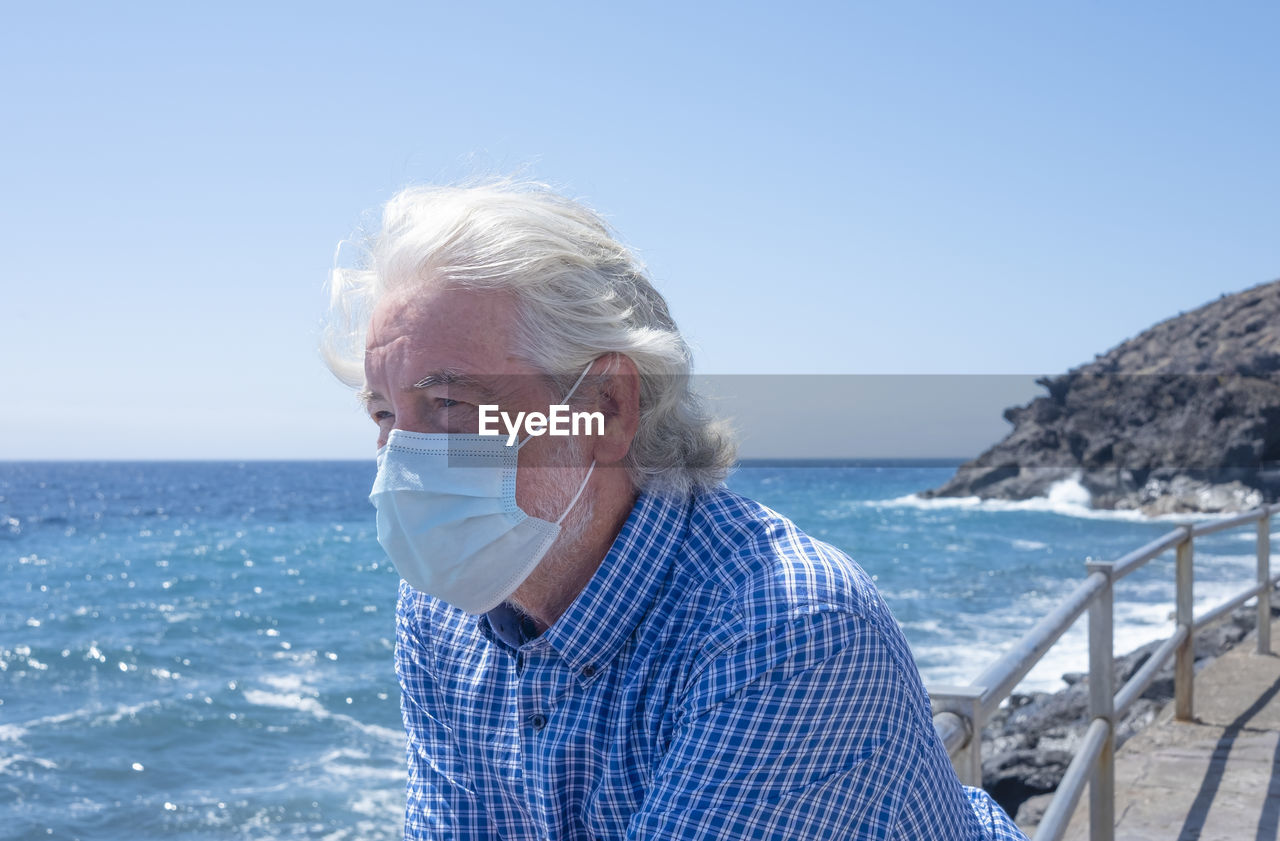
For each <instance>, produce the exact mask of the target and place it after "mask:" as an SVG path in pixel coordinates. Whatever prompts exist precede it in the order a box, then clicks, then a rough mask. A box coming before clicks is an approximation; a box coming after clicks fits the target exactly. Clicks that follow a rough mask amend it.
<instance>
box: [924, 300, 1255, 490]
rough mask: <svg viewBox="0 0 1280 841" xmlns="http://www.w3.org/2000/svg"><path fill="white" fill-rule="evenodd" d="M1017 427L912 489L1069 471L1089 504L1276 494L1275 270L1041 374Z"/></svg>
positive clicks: (1044, 480) (1016, 416) (1042, 480)
mask: <svg viewBox="0 0 1280 841" xmlns="http://www.w3.org/2000/svg"><path fill="white" fill-rule="evenodd" d="M1037 382H1039V383H1040V384H1041V385H1043V386H1044V387H1045V389H1046V390H1047V391H1048V394H1046V395H1044V396H1042V397H1038V398H1036V399H1035V400H1033V401H1031V402H1030V403H1029V404H1027V405H1025V406H1015V407H1012V408H1010V409H1007V410H1005V413H1004V416H1005V419H1006V420H1008V421H1009V422H1011V423H1012V424H1013V431H1012V432H1010V433H1009V435H1008V437H1006V438H1005V439H1004V440H1003V441H1001V442H1000V443H998V444H996V445H995V446H994V447H992V448H991V449H989V450H987V451H986V452H984V453H983V454H982V455H980V456H978V458H976V459H974V460H973V461H970V462H967V463H965V464H964V465H962V466H961V467H960V468H958V469H957V471H956V474H955V476H953V477H952V478H951V480H950V481H948V482H947V483H946V484H945V485H943V486H942V487H940V488H937V489H934V490H930V491H925V492H924V493H922V494H921V495H922V496H925V497H930V496H979V497H983V498H1001V499H1027V498H1030V497H1034V496H1041V495H1045V494H1046V493H1047V492H1048V491H1049V489H1050V488H1051V487H1052V486H1053V484H1054V483H1056V482H1060V481H1063V480H1068V479H1074V480H1076V481H1078V482H1080V484H1082V485H1083V486H1084V487H1085V488H1086V489H1088V491H1089V493H1090V494H1091V496H1092V504H1093V506H1094V507H1096V508H1127V509H1141V510H1143V511H1145V512H1147V513H1151V514H1159V513H1170V512H1179V511H1204V512H1216V511H1230V510H1239V509H1245V508H1249V507H1252V506H1254V505H1257V504H1259V503H1261V502H1263V501H1274V500H1275V499H1277V498H1278V497H1280V281H1274V282H1272V283H1267V284H1263V285H1261V286H1255V287H1253V288H1251V289H1246V290H1245V291H1243V292H1239V293H1236V294H1234V295H1224V296H1223V297H1221V298H1219V299H1218V300H1216V301H1213V302H1211V303H1209V304H1205V305H1204V306H1202V307H1200V308H1198V309H1196V310H1194V311H1192V312H1188V313H1183V314H1181V315H1178V316H1176V317H1174V318H1170V319H1168V320H1167V321H1163V322H1161V323H1159V324H1157V325H1155V326H1154V327H1152V328H1150V329H1149V330H1147V331H1145V332H1143V333H1141V334H1140V335H1138V336H1136V337H1134V338H1132V339H1130V340H1128V341H1126V342H1124V343H1123V344H1120V345H1119V346H1117V347H1115V348H1113V349H1111V350H1110V351H1108V352H1107V353H1105V354H1103V355H1101V356H1099V357H1097V358H1096V359H1095V360H1094V361H1093V362H1090V363H1088V364H1086V365H1082V366H1080V367H1078V368H1074V369H1072V370H1071V371H1068V372H1067V373H1066V374H1063V375H1061V376H1055V377H1046V378H1042V379H1040V380H1038V381H1037Z"/></svg>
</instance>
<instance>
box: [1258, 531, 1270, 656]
mask: <svg viewBox="0 0 1280 841" xmlns="http://www.w3.org/2000/svg"><path fill="white" fill-rule="evenodd" d="M1269 510H1270V509H1266V510H1265V511H1264V512H1263V515H1262V516H1261V517H1259V518H1258V589H1259V591H1260V592H1259V593H1258V653H1259V654H1270V653H1271V516H1270V514H1269V513H1267V512H1268V511H1269Z"/></svg>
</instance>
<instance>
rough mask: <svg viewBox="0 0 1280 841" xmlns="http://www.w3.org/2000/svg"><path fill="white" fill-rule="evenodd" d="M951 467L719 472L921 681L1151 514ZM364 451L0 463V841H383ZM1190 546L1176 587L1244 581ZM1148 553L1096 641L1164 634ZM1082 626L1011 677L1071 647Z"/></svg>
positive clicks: (978, 656) (395, 743) (388, 675)
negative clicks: (978, 496)
mask: <svg viewBox="0 0 1280 841" xmlns="http://www.w3.org/2000/svg"><path fill="white" fill-rule="evenodd" d="M956 463H958V462H941V461H939V462H900V461H899V462H894V461H883V462H854V463H839V464H781V463H779V464H772V463H747V464H745V465H744V466H742V467H741V468H739V469H738V470H737V472H736V473H735V474H734V475H733V476H732V477H731V479H730V487H732V488H733V489H735V490H737V491H739V492H741V493H745V494H747V495H749V496H752V497H754V498H756V499H758V500H760V501H762V502H764V503H765V504H766V505H768V506H770V507H772V508H774V509H776V510H778V511H780V512H783V513H784V514H787V515H788V516H790V517H791V518H792V519H794V520H795V521H796V522H797V523H799V525H800V526H801V527H802V528H804V529H806V530H807V531H809V532H810V533H811V534H813V535H815V536H817V537H820V538H822V539H824V540H826V541H828V542H830V543H833V544H835V545H836V546H839V547H840V548H842V549H844V550H845V551H847V552H848V553H849V554H850V555H852V556H853V557H854V558H855V559H856V560H857V561H858V562H859V563H861V564H862V566H863V567H864V568H865V569H866V570H867V571H868V572H869V573H870V574H871V575H872V576H873V577H874V578H875V580H876V581H877V583H878V585H879V587H880V589H881V591H882V592H883V594H884V596H885V599H886V600H887V602H888V604H889V606H890V607H891V608H892V610H893V612H894V614H895V615H896V617H897V619H898V621H899V622H900V623H901V625H902V627H903V630H904V631H905V633H906V636H907V638H908V640H910V642H911V645H912V648H913V650H914V651H915V655H916V658H917V661H918V664H919V667H920V670H921V672H922V673H923V675H924V677H925V679H926V682H928V683H935V684H936V683H956V682H968V681H969V680H971V679H972V678H974V677H976V676H977V674H978V672H979V671H980V670H981V669H982V668H983V667H984V666H985V665H987V664H988V663H990V662H991V661H993V660H994V659H995V658H996V657H997V656H999V654H1000V652H1001V651H1003V650H1005V649H1006V648H1007V647H1008V646H1010V645H1011V644H1012V643H1013V642H1014V640H1016V639H1017V637H1018V636H1020V635H1021V634H1023V633H1025V632H1026V630H1027V629H1028V628H1030V627H1031V625H1032V624H1033V623H1034V622H1035V621H1036V619H1038V618H1039V617H1040V616H1042V615H1043V614H1044V613H1045V612H1046V611H1047V610H1049V609H1050V608H1051V607H1052V606H1053V605H1054V604H1055V603H1057V601H1058V600H1060V599H1061V598H1062V597H1063V596H1064V595H1065V594H1066V593H1068V592H1069V591H1070V590H1071V589H1072V587H1074V586H1075V584H1076V583H1077V582H1078V581H1079V580H1080V579H1081V578H1082V577H1083V575H1084V566H1083V563H1084V561H1085V560H1086V559H1087V558H1099V559H1114V558H1116V557H1118V556H1120V555H1122V554H1124V553H1125V552H1127V551H1128V550H1130V549H1133V548H1136V547H1137V546H1138V545H1140V544H1141V543H1143V542H1145V541H1147V540H1149V539H1151V538H1153V537H1155V536H1157V535H1159V534H1161V533H1163V532H1164V531H1166V530H1168V529H1169V528H1170V523H1169V522H1168V521H1165V522H1151V521H1147V520H1145V519H1143V518H1141V517H1139V516H1137V515H1122V514H1113V513H1103V512H1094V511H1091V510H1089V509H1088V507H1087V505H1086V503H1087V496H1085V495H1084V491H1083V489H1081V488H1080V487H1079V486H1078V485H1074V484H1072V483H1069V482H1068V483H1064V484H1062V485H1060V486H1058V487H1057V488H1055V490H1054V492H1053V494H1051V496H1050V497H1049V498H1046V499H1040V500H1033V501H1029V502H1021V503H1008V502H988V503H979V502H977V501H976V500H930V501H923V500H920V499H918V498H917V497H915V496H914V495H913V494H914V493H915V492H916V491H919V490H921V489H923V488H928V487H933V486H936V485H938V484H940V483H941V482H942V481H944V480H945V479H947V478H948V477H949V476H950V475H951V474H952V472H953V470H954V467H955V464H956ZM373 475H374V466H373V464H372V462H371V461H370V462H327V463H322V462H275V463H273V462H246V463H209V462H204V463H119V462H116V463H84V464H78V463H7V464H0V570H3V573H4V581H5V586H4V588H3V590H0V838H4V839H48V838H55V839H73V838H81V839H149V838H164V839H277V838H279V839H284V838H316V839H333V841H340V839H353V841H354V840H355V839H360V840H361V841H364V840H365V839H390V838H397V837H399V833H400V820H401V810H402V789H403V786H404V776H405V772H404V760H403V736H402V732H401V729H400V717H399V707H398V688H397V684H396V680H395V675H394V673H393V671H392V643H393V639H394V620H395V598H396V586H397V576H396V573H395V570H394V568H393V567H392V566H391V565H390V563H389V562H388V561H387V560H386V558H385V557H384V556H383V554H382V551H381V549H380V547H379V546H378V544H377V541H376V539H375V532H374V525H373V509H372V507H371V506H370V504H369V502H368V499H367V494H368V490H369V487H370V485H371V484H372V481H373ZM1253 546H1254V544H1253V532H1252V530H1241V531H1238V532H1229V533H1226V534H1224V535H1220V536H1216V537H1213V538H1207V539H1205V540H1203V541H1201V542H1198V544H1197V552H1196V563H1197V585H1196V586H1197V594H1196V595H1197V598H1196V600H1197V602H1198V603H1200V604H1210V603H1214V602H1216V601H1219V600H1221V599H1222V598H1223V597H1225V596H1226V595H1228V594H1230V593H1232V592H1235V591H1236V590H1238V589H1240V588H1241V587H1243V586H1245V585H1246V584H1248V583H1249V582H1250V581H1251V580H1252V577H1253V571H1252V570H1253V555H1252V552H1253ZM1171 581H1172V561H1171V559H1170V558H1168V557H1166V558H1164V559H1161V560H1159V561H1157V562H1155V563H1153V564H1151V565H1150V566H1149V567H1148V568H1147V569H1146V570H1144V571H1142V572H1140V573H1138V574H1136V575H1134V576H1132V577H1131V578H1129V579H1126V580H1125V581H1124V582H1122V583H1121V585H1120V589H1119V592H1118V594H1117V645H1116V648H1117V651H1118V652H1119V651H1125V650H1128V649H1129V648H1132V647H1134V646H1136V645H1138V644H1140V643H1142V642H1145V641H1147V640H1150V639H1155V638H1157V637H1162V636H1166V635H1167V634H1168V633H1169V632H1170V630H1171V624H1170V622H1169V618H1168V617H1169V613H1170V611H1171V610H1172V605H1173V590H1172V584H1171ZM1083 625H1084V622H1083V621H1081V622H1080V623H1077V627H1076V628H1073V629H1072V631H1071V632H1069V634H1068V636H1067V637H1066V638H1065V640H1064V641H1063V642H1062V643H1060V644H1059V646H1058V647H1057V648H1055V649H1054V651H1053V652H1051V654H1050V656H1049V658H1048V659H1047V660H1046V661H1045V662H1044V663H1043V664H1042V665H1041V666H1040V667H1039V668H1037V669H1036V671H1035V672H1033V673H1032V674H1031V676H1030V677H1029V678H1028V679H1027V680H1026V681H1025V682H1024V684H1023V686H1022V689H1023V690H1024V691H1027V690H1033V689H1044V690H1053V689H1057V688H1060V687H1061V686H1062V685H1063V684H1062V682H1061V675H1062V673H1063V672H1067V671H1072V670H1083V669H1084V668H1085V643H1084V627H1083Z"/></svg>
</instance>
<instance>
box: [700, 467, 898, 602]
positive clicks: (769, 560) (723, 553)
mask: <svg viewBox="0 0 1280 841" xmlns="http://www.w3.org/2000/svg"><path fill="white" fill-rule="evenodd" d="M685 550H686V551H685V552H684V553H683V558H682V566H684V568H685V569H684V572H685V573H686V574H687V575H689V576H691V577H692V578H694V579H696V580H699V581H701V582H705V587H707V588H710V589H711V590H713V591H714V598H715V601H717V602H720V603H721V604H722V605H723V606H724V607H725V608H728V609H731V610H733V611H734V612H737V613H739V614H740V615H741V616H742V618H744V619H747V620H748V621H751V622H753V623H769V622H770V621H778V620H785V619H788V618H794V617H796V616H801V615H807V614H811V613H815V612H821V611H831V612H837V613H848V614H853V615H856V616H859V617H862V618H864V619H866V620H868V621H870V622H872V623H873V624H879V623H882V622H884V621H890V622H891V621H892V618H891V616H889V614H888V608H887V607H886V606H885V604H884V601H883V599H881V597H880V595H879V593H878V592H877V591H876V587H875V584H874V583H873V582H872V580H871V577H870V576H869V575H867V573H866V571H864V570H863V569H862V567H861V566H859V565H858V563H857V562H856V561H854V560H853V558H851V557H850V556H849V555H847V554H845V553H844V552H842V551H841V550H839V549H837V548H836V547H834V546H831V545H830V544H828V543H826V542H824V541H822V540H819V539H817V538H815V537H812V536H810V535H809V534H807V533H805V532H804V531H803V530H801V529H800V528H799V527H798V526H796V524H795V523H793V522H792V521H791V520H790V519H788V518H787V517H785V516H783V515H782V514H779V513H778V512H777V511H774V510H773V509H771V508H769V507H767V506H765V505H763V504H761V503H759V502H756V501H755V500H752V499H749V498H747V497H744V496H740V495H738V494H736V493H733V492H732V491H729V490H727V489H724V488H720V489H717V490H714V491H710V492H706V493H703V494H700V495H698V496H697V497H696V498H695V499H694V503H693V506H692V510H691V512H690V518H689V533H688V538H687V543H686V547H685Z"/></svg>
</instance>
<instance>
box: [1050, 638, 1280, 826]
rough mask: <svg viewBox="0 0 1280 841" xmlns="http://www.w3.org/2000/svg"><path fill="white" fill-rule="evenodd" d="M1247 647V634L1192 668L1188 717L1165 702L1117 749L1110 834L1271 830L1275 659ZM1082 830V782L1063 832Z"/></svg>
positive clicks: (1277, 696)
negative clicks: (1182, 718) (1191, 716)
mask: <svg viewBox="0 0 1280 841" xmlns="http://www.w3.org/2000/svg"><path fill="white" fill-rule="evenodd" d="M1271 641H1272V650H1273V651H1274V650H1280V620H1275V621H1273V622H1272V627H1271ZM1256 647H1257V643H1256V637H1255V635H1254V634H1250V635H1249V636H1248V637H1247V638H1246V639H1244V640H1242V641H1241V642H1240V643H1239V644H1237V645H1236V647H1235V648H1233V649H1232V650H1231V651H1228V652H1227V653H1226V654H1224V655H1222V656H1221V657H1219V658H1218V659H1216V660H1214V661H1213V662H1211V663H1210V664H1209V665H1208V666H1206V667H1205V668H1204V669H1203V670H1202V671H1200V672H1199V673H1197V674H1196V683H1195V700H1194V710H1195V716H1196V721H1195V722H1194V723H1185V724H1183V723H1179V722H1175V721H1174V720H1173V703H1172V702H1171V703H1170V704H1169V705H1168V706H1167V707H1166V708H1165V709H1164V710H1163V711H1162V712H1161V713H1160V715H1159V716H1158V717H1157V718H1156V720H1155V721H1154V722H1152V724H1151V725H1150V726H1148V727H1147V728H1146V729H1145V730H1143V731H1142V732H1141V733H1139V734H1138V735H1137V736H1134V737H1133V738H1132V739H1130V740H1129V741H1128V742H1126V743H1125V745H1124V747H1123V748H1121V749H1120V750H1119V751H1118V752H1117V754H1116V812H1115V814H1116V838H1117V839H1118V841H1129V839H1133V840H1134V841H1148V839H1150V841H1156V840H1157V839H1159V841H1191V839H1203V840H1204V841H1264V840H1265V841H1276V839H1277V838H1280V833H1278V831H1277V827H1280V657H1277V656H1275V655H1274V654H1273V655H1270V656H1260V655H1258V654H1256V653H1254V652H1255V650H1256ZM1088 837H1089V792H1088V789H1087V787H1086V790H1085V793H1084V795H1083V796H1082V797H1081V798H1080V805H1079V807H1077V809H1076V812H1075V814H1074V815H1073V816H1072V820H1071V824H1070V826H1069V827H1068V829H1067V834H1066V838H1068V839H1073V841H1085V839H1088Z"/></svg>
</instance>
